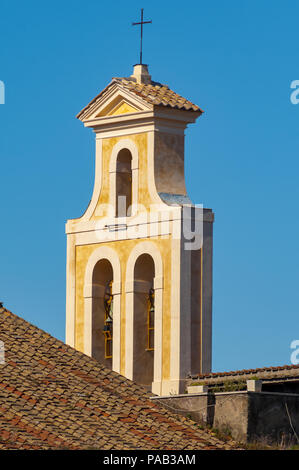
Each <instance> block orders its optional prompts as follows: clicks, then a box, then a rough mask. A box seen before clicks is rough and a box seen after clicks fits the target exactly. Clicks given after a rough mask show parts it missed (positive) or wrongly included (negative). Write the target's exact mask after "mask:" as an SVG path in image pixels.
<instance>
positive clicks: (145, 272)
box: [133, 254, 155, 386]
mask: <svg viewBox="0 0 299 470" xmlns="http://www.w3.org/2000/svg"><path fill="white" fill-rule="evenodd" d="M154 277H155V264H154V260H153V258H152V257H151V256H150V255H149V254H143V255H141V256H139V258H138V259H137V261H136V263H135V267H134V325H133V380H134V381H136V382H138V383H140V384H143V385H148V386H150V385H151V384H152V382H153V377H154V348H155V344H154V329H155V292H154V288H153V284H154Z"/></svg>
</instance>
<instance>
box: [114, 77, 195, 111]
mask: <svg viewBox="0 0 299 470" xmlns="http://www.w3.org/2000/svg"><path fill="white" fill-rule="evenodd" d="M114 80H116V81H117V82H118V83H119V84H120V85H122V86H123V87H124V88H126V89H127V90H129V91H132V92H133V93H134V94H135V95H138V96H141V98H143V99H144V100H145V101H146V102H147V103H150V104H153V105H156V106H168V107H170V108H176V109H184V110H186V111H199V112H201V113H202V112H203V111H202V110H201V109H200V108H199V106H197V105H196V104H194V103H191V101H189V100H187V99H186V98H183V97H182V96H180V95H179V94H178V93H175V92H174V91H173V90H171V89H170V88H168V86H167V85H162V84H161V83H156V82H152V83H151V84H145V83H136V82H135V81H132V80H129V79H127V78H115V79H114Z"/></svg>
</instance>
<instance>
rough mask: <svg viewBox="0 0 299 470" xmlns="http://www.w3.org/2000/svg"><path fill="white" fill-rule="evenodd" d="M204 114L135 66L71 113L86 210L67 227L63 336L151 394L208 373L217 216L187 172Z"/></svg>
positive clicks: (144, 68)
mask: <svg viewBox="0 0 299 470" xmlns="http://www.w3.org/2000/svg"><path fill="white" fill-rule="evenodd" d="M201 114H202V110H201V109H200V108H199V107H198V106H196V105H195V104H193V103H191V102H190V101H188V100H186V99H185V98H183V97H182V96H180V95H179V94H177V93H175V92H174V91H172V90H171V89H170V88H169V87H168V86H166V85H163V84H161V83H158V82H154V81H152V79H151V76H150V74H149V72H148V67H147V66H146V65H144V64H138V65H135V67H134V70H133V74H132V75H131V76H130V77H127V78H113V79H112V81H111V82H110V83H109V84H108V86H107V87H106V88H105V89H104V90H103V91H101V93H99V94H98V95H97V96H96V97H95V98H94V99H93V100H92V101H91V102H90V103H89V104H88V105H87V106H86V107H85V108H84V109H83V110H82V111H81V112H80V113H79V114H78V116H77V117H78V119H79V120H80V121H81V122H83V124H84V126H85V127H89V128H92V129H93V131H94V133H95V144H96V152H95V153H96V163H95V183H94V190H93V195H92V198H91V201H90V203H89V206H88V208H87V210H86V212H85V213H84V214H83V215H82V217H80V218H78V219H72V220H68V222H67V224H66V234H67V302H66V342H67V343H68V344H69V345H71V346H73V347H75V348H76V349H78V350H80V351H82V352H84V353H85V354H88V355H90V356H92V357H94V358H95V359H97V360H98V361H99V362H101V363H103V364H104V365H105V366H107V367H109V368H111V369H113V370H114V371H116V372H118V373H120V374H122V375H124V376H125V377H127V378H129V379H132V380H134V381H136V382H138V383H140V384H143V385H145V386H147V387H148V388H149V389H151V390H152V391H153V393H155V394H158V395H167V394H172V393H174V394H177V393H181V392H183V391H184V384H185V379H186V377H187V376H188V375H189V374H198V373H205V372H209V371H210V370H211V330H212V320H211V319H212V239H213V218H214V216H213V212H212V210H211V209H203V208H202V207H199V206H196V205H193V204H192V203H191V201H190V199H189V198H188V195H187V193H186V187H185V178H184V133H185V129H186V127H187V125H188V124H191V123H194V122H195V120H196V119H197V118H198V117H199V116H200V115H201Z"/></svg>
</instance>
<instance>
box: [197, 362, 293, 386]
mask: <svg viewBox="0 0 299 470" xmlns="http://www.w3.org/2000/svg"><path fill="white" fill-rule="evenodd" d="M254 376H258V378H261V379H264V380H267V381H270V380H275V381H277V380H298V381H299V365H285V366H277V367H262V368H258V369H243V370H235V371H230V372H211V373H209V374H198V375H194V376H192V377H190V378H189V382H190V383H192V380H193V381H194V380H196V381H198V380H201V381H204V382H206V383H211V384H212V383H218V382H223V381H227V380H239V379H249V378H250V377H254Z"/></svg>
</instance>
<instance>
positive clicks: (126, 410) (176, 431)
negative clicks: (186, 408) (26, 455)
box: [0, 308, 233, 450]
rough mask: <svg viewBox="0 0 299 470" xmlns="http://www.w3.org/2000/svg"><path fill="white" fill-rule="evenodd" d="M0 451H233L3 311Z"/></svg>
mask: <svg viewBox="0 0 299 470" xmlns="http://www.w3.org/2000/svg"><path fill="white" fill-rule="evenodd" d="M0 340H2V341H3V342H4V344H5V363H4V364H3V365H0V449H84V448H85V449H87V448H88V449H91V448H97V449H108V450H109V449H127V450H134V449H145V450H146V449H165V450H167V449H170V450H174V449H180V450H181V449H218V448H220V449H221V448H224V449H228V448H231V447H232V446H233V443H224V442H222V441H220V440H219V439H217V438H216V437H215V436H213V435H212V434H211V433H210V432H208V431H203V430H200V429H199V428H198V426H197V425H195V423H194V422H193V421H191V420H188V419H186V418H184V417H182V416H180V415H176V414H175V413H173V412H171V411H168V410H166V409H165V408H163V407H160V406H159V405H158V404H155V403H153V401H152V400H150V396H151V394H150V393H149V392H147V391H146V390H145V389H144V388H143V387H141V386H139V385H137V384H135V383H134V382H131V381H130V380H127V379H126V378H124V377H122V376H121V375H119V374H117V373H115V372H112V371H110V370H108V369H106V368H105V367H104V366H102V365H101V364H99V363H98V362H97V361H95V360H94V359H92V358H90V357H88V356H86V355H84V354H82V353H80V352H78V351H76V350H75V349H73V348H71V347H69V346H67V345H65V344H64V343H63V342H61V341H59V340H57V339H55V338H53V337H52V336H51V335H49V334H47V333H45V332H44V331H42V330H40V329H39V328H37V327H35V326H33V325H32V324H30V323H28V322H26V321H25V320H23V319H21V318H19V317H17V316H16V315H14V314H12V313H11V312H9V311H7V310H5V309H3V308H0Z"/></svg>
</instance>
